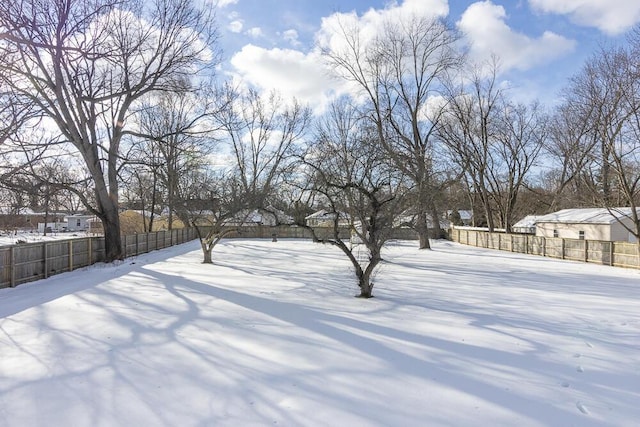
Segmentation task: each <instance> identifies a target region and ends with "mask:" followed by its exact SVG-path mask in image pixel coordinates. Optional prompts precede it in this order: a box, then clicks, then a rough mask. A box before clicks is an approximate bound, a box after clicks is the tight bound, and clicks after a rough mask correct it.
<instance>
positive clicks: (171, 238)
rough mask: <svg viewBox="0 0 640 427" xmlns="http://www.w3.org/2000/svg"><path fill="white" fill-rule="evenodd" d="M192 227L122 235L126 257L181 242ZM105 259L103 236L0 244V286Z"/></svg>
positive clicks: (192, 234)
mask: <svg viewBox="0 0 640 427" xmlns="http://www.w3.org/2000/svg"><path fill="white" fill-rule="evenodd" d="M195 238H196V234H195V232H194V230H193V229H185V230H180V229H178V230H173V231H171V232H170V231H159V232H154V233H142V234H138V235H129V236H123V237H122V242H123V247H124V250H125V255H126V256H135V255H139V254H142V253H146V252H150V251H153V250H156V249H161V248H166V247H169V246H172V245H176V244H180V243H185V242H187V241H191V240H193V239H195ZM104 259H105V249H104V238H102V237H87V238H78V239H67V240H56V241H49V242H39V243H26V244H24V243H22V244H18V245H13V246H4V247H0V289H1V288H7V287H12V286H17V285H20V284H22V283H26V282H30V281H33V280H38V279H43V278H47V277H49V276H51V275H54V274H59V273H63V272H66V271H72V270H74V269H76V268H81V267H86V266H89V265H91V264H94V263H96V262H103V261H104Z"/></svg>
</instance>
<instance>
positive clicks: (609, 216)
mask: <svg viewBox="0 0 640 427" xmlns="http://www.w3.org/2000/svg"><path fill="white" fill-rule="evenodd" d="M638 213H640V210H638ZM630 215H631V208H611V211H609V210H608V209H607V208H587V209H562V210H560V211H557V212H554V213H550V214H547V215H542V216H540V217H538V218H537V219H536V223H541V222H551V223H567V224H612V223H614V222H616V221H617V218H618V219H622V218H624V217H629V216H630Z"/></svg>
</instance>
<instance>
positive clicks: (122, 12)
mask: <svg viewBox="0 0 640 427" xmlns="http://www.w3.org/2000/svg"><path fill="white" fill-rule="evenodd" d="M206 4H208V3H206V2H198V7H196V6H195V4H194V2H192V1H191V0H150V1H144V2H143V1H136V0H51V1H47V2H43V1H40V0H23V1H9V2H2V3H0V56H1V57H2V58H3V62H2V63H0V85H1V86H2V87H3V88H5V89H4V90H6V91H7V92H9V93H10V94H11V97H13V98H15V99H17V100H18V101H19V102H20V103H21V104H24V105H27V106H28V107H29V109H30V110H29V111H32V112H33V113H32V115H33V116H34V117H37V118H40V119H41V120H42V121H41V124H42V125H47V126H50V127H53V128H55V130H52V132H56V133H59V134H60V135H61V136H62V138H63V139H64V140H65V142H66V143H68V144H70V145H72V146H73V147H74V148H75V150H76V153H77V154H78V155H79V156H80V157H81V159H82V163H83V164H84V167H85V168H86V169H87V171H88V172H89V175H90V177H91V180H92V187H93V192H94V194H93V200H86V202H87V203H86V204H87V208H88V209H90V210H91V211H92V212H93V213H94V214H95V215H97V216H98V217H99V218H100V220H101V221H102V224H103V228H104V233H105V258H106V260H107V261H110V260H115V259H119V258H122V256H123V254H124V252H123V248H122V241H121V236H120V220H119V216H118V214H119V212H118V208H119V206H118V200H119V182H118V171H119V168H120V166H121V164H122V162H121V142H122V138H123V136H124V135H125V133H126V128H127V122H128V121H129V120H130V116H131V114H132V113H133V112H134V111H135V109H136V106H137V103H138V102H139V101H140V100H141V99H143V98H144V97H146V96H149V95H150V94H152V93H155V92H161V91H169V92H171V91H174V90H175V89H176V88H177V87H182V86H183V85H184V82H185V81H189V79H190V78H191V77H192V76H193V75H195V74H197V73H198V72H200V71H201V70H203V69H204V68H205V67H211V66H212V65H215V64H216V62H217V61H218V54H217V48H216V46H215V40H216V33H215V31H214V27H213V26H214V20H213V19H212V18H213V16H212V9H211V7H212V6H211V7H209V6H205V5H206ZM201 7H202V8H204V9H202V8H201Z"/></svg>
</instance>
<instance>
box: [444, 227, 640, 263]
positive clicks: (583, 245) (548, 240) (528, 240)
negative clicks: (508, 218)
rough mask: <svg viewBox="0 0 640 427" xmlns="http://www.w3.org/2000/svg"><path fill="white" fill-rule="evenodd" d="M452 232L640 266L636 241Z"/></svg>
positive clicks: (489, 243)
mask: <svg viewBox="0 0 640 427" xmlns="http://www.w3.org/2000/svg"><path fill="white" fill-rule="evenodd" d="M449 235H450V237H451V239H452V240H453V241H455V242H458V243H461V244H466V245H473V246H479V247H482V248H487V249H495V250H503V251H512V252H519V253H526V254H530V255H539V256H546V257H550V258H559V259H567V260H574V261H582V262H590V263H596V264H602V265H612V266H616V267H627V268H640V246H638V244H636V243H627V242H608V241H599V240H581V239H562V238H559V237H555V238H554V237H542V236H533V235H523V234H506V233H489V232H488V231H480V230H465V229H459V228H454V229H453V230H451V232H450V233H449Z"/></svg>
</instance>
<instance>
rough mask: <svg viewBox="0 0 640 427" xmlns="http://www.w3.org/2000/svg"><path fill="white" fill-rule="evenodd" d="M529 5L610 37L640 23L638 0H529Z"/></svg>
mask: <svg viewBox="0 0 640 427" xmlns="http://www.w3.org/2000/svg"><path fill="white" fill-rule="evenodd" d="M529 4H530V5H531V7H532V8H533V9H535V10H537V11H539V12H543V13H555V14H560V15H568V16H569V18H570V19H571V20H572V21H573V22H575V23H576V24H579V25H584V26H588V27H595V28H598V29H599V30H600V31H602V32H604V33H607V34H610V35H616V34H620V33H623V32H625V31H626V30H628V29H629V28H631V27H632V26H633V25H634V24H636V23H638V22H640V1H638V0H529Z"/></svg>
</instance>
